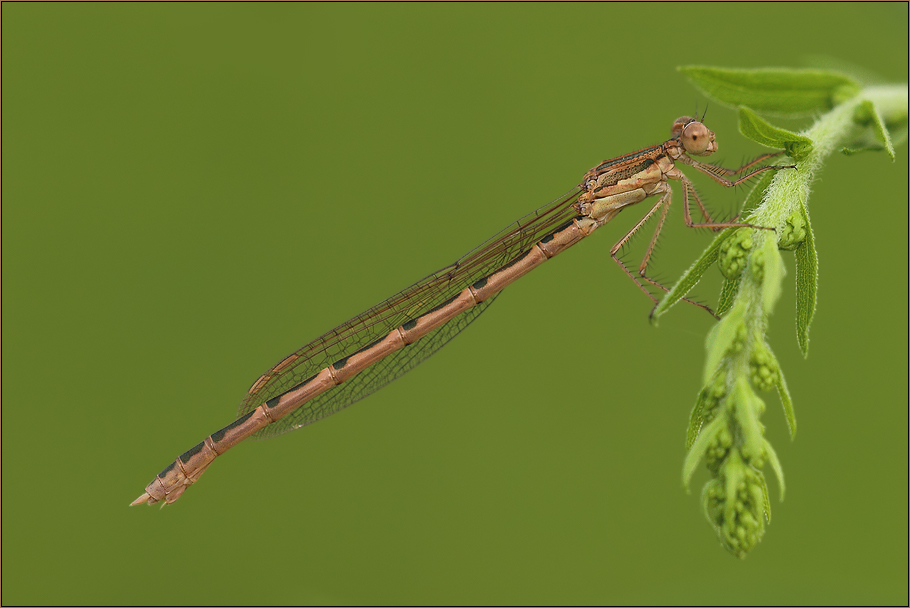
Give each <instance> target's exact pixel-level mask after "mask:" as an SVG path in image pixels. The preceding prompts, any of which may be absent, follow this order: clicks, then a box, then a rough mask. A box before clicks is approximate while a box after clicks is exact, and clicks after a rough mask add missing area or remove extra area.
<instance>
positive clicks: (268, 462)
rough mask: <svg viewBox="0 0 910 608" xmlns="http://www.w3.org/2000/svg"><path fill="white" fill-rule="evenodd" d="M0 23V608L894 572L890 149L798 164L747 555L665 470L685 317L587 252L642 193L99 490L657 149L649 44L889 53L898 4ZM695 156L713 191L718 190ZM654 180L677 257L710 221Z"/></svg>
mask: <svg viewBox="0 0 910 608" xmlns="http://www.w3.org/2000/svg"><path fill="white" fill-rule="evenodd" d="M2 16H3V20H2V34H3V36H2V51H3V65H2V67H3V70H2V84H3V139H2V151H3V189H2V195H3V214H2V222H3V223H2V248H3V249H2V253H3V258H2V260H3V262H2V263H3V267H2V270H3V273H2V281H3V284H2V287H3V340H2V347H3V353H2V354H3V389H2V398H3V420H2V422H3V425H2V456H3V460H2V475H3V477H2V479H3V488H2V489H3V503H2V507H3V509H2V517H3V521H2V523H3V539H2V550H3V554H2V557H3V566H2V568H3V572H2V574H3V588H2V601H3V603H4V604H45V603H46V604H55V603H63V604H148V603H151V604H158V603H164V604H170V603H177V604H185V603H188V604H197V603H201V604H221V603H228V604H283V603H291V604H298V603H299V604H309V603H342V604H390V603H391V604H397V603H403V604H422V603H432V604H436V603H442V604H461V603H467V604H472V603H482V604H486V603H506V604H523V603H531V604H538V603H543V604H548V603H556V604H587V603H596V604H600V603H606V604H626V603H633V604H634V603H645V604H652V603H654V604H663V603H670V604H675V603H680V604H791V603H792V604H902V603H904V604H905V603H906V602H907V601H908V597H907V548H908V547H907V513H908V507H907V477H908V471H907V388H908V385H907V335H908V334H907V297H906V294H907V276H908V273H907V232H908V230H907V200H908V193H907V183H908V172H907V167H908V157H907V147H906V145H903V146H901V147H900V148H899V149H898V158H897V161H896V162H894V163H891V162H889V160H888V159H887V157H886V156H885V155H884V154H871V153H870V154H865V155H860V156H856V157H851V158H847V157H844V156H842V155H837V156H835V157H832V158H831V159H830V162H829V163H828V164H827V165H826V168H825V170H824V172H823V173H822V174H821V176H820V178H819V179H818V181H817V182H816V183H815V186H814V191H813V193H812V198H811V200H810V209H811V213H812V218H813V221H814V228H815V232H816V239H817V245H818V251H819V256H820V273H821V277H820V291H819V309H818V314H817V316H816V321H815V324H814V326H813V332H812V344H811V349H810V356H809V358H808V360H803V358H802V356H801V355H800V353H799V351H798V348H797V345H796V339H795V328H794V320H793V317H794V298H793V276H794V275H793V261H792V254H789V253H785V254H784V255H785V260H786V261H787V264H788V268H789V271H790V274H789V276H788V278H787V280H786V292H785V295H784V297H783V299H782V301H781V302H780V303H779V304H778V307H777V312H776V314H775V315H774V317H773V318H772V320H771V339H772V346H773V348H774V349H775V351H776V353H777V354H778V357H779V359H780V360H781V363H782V365H783V367H784V371H785V373H786V374H787V379H788V382H789V385H790V388H791V391H792V393H793V397H794V399H795V405H796V411H797V417H798V420H799V435H798V437H797V439H796V441H795V442H791V441H790V440H789V439H788V437H787V432H786V428H785V424H784V420H783V415H782V413H781V409H780V406H779V404H778V403H777V399H776V397H775V396H773V395H767V397H766V400H767V402H768V404H769V408H768V411H767V412H766V414H765V416H764V421H765V422H766V424H767V425H768V429H767V434H768V436H769V438H770V439H771V441H772V443H773V445H774V446H775V447H776V449H777V452H778V455H779V456H780V458H781V460H782V462H783V464H784V468H785V472H786V475H787V485H788V491H787V499H786V502H784V503H780V502H778V501H777V496H778V495H779V494H778V491H777V487H776V484H775V483H774V481H773V480H772V481H769V483H770V484H771V490H772V493H773V494H774V498H775V502H774V520H773V523H772V524H771V525H770V527H769V529H768V532H767V535H766V536H765V540H764V541H763V542H762V544H761V545H760V546H759V547H758V548H757V549H756V550H755V551H754V552H753V553H752V554H751V555H750V556H749V558H748V559H747V560H745V561H739V560H737V559H735V558H733V557H731V556H730V555H729V554H727V553H726V552H725V551H724V550H723V549H722V548H721V547H720V546H719V543H718V541H717V539H716V537H715V535H714V532H713V530H712V529H711V528H710V526H709V525H708V524H707V522H706V521H705V519H704V517H703V516H702V513H701V506H700V500H699V493H700V488H701V485H702V484H703V483H704V481H705V480H706V478H707V474H706V473H705V472H704V470H703V469H702V470H701V471H700V472H699V474H698V477H697V479H696V483H695V485H694V487H693V492H692V493H691V494H686V493H685V491H684V490H683V488H682V487H681V481H680V477H681V467H682V462H683V457H684V454H685V447H684V441H685V431H686V426H687V423H688V416H689V411H690V408H691V407H692V405H693V403H694V398H695V395H696V393H697V392H698V390H699V386H700V377H701V373H702V364H703V360H704V346H703V344H704V337H705V334H706V332H707V331H708V329H709V328H710V326H711V323H712V320H711V319H710V317H709V316H708V315H706V314H705V313H704V312H702V311H699V310H697V309H695V308H694V307H691V306H677V307H676V308H674V309H673V311H672V312H671V314H669V315H667V316H665V317H664V318H663V319H662V321H661V324H660V326H659V327H657V328H654V327H652V326H650V325H649V324H648V320H647V315H648V311H649V310H650V302H649V301H648V300H647V298H645V297H644V296H643V295H642V294H641V293H640V292H639V291H638V290H637V289H636V288H635V287H634V285H632V283H631V281H629V280H628V279H627V278H625V277H624V276H623V274H622V272H621V271H620V269H619V268H618V267H616V265H615V264H614V263H613V262H612V261H610V258H609V254H608V251H609V248H610V246H611V245H612V244H613V243H614V242H615V241H616V240H617V239H618V238H619V237H620V236H621V235H622V234H623V233H624V231H625V230H626V229H628V227H629V226H631V224H632V223H634V221H636V220H637V219H638V217H640V213H639V210H638V209H636V210H635V211H633V212H629V213H627V214H623V216H621V217H620V218H619V219H617V220H616V222H615V225H611V226H609V227H607V228H605V229H604V230H602V231H600V232H598V234H597V235H596V237H594V238H592V239H591V240H589V241H586V242H585V243H583V244H581V245H579V246H577V247H575V248H573V249H572V250H570V251H568V252H566V253H565V254H564V255H562V256H560V257H559V258H558V259H557V260H554V261H553V262H552V263H549V264H547V265H545V267H543V268H541V269H539V270H537V271H535V272H534V273H532V274H531V275H530V276H529V277H527V278H526V279H524V280H522V281H520V282H519V283H518V284H516V285H514V286H512V287H510V288H509V289H508V290H507V291H506V292H505V295H503V297H502V298H500V299H499V301H498V302H497V304H496V305H495V306H494V307H492V308H491V309H490V311H489V312H487V313H486V314H485V315H483V317H481V318H480V319H479V320H478V321H477V322H476V324H475V325H474V326H472V327H471V328H470V329H469V330H467V331H466V332H465V333H464V334H463V335H462V336H460V337H459V338H458V339H457V340H455V341H454V342H453V343H452V344H451V345H449V346H448V347H447V348H445V349H444V350H443V351H442V352H440V353H439V354H438V355H436V356H435V357H433V358H432V359H431V360H430V361H429V362H427V363H426V364H425V365H423V366H421V367H420V368H419V369H418V370H416V371H415V372H414V373H412V374H409V375H407V376H406V377H405V378H403V379H402V380H401V381H399V382H396V383H394V384H392V385H391V386H389V387H387V388H386V389H384V390H382V391H380V392H379V393H377V394H376V395H373V396H372V397H370V398H369V399H368V400H367V401H364V402H362V403H360V404H357V406H356V407H353V408H351V409H349V410H346V411H344V412H343V413H341V414H338V415H336V416H333V417H331V418H329V419H327V420H324V421H322V422H320V423H319V424H317V425H314V426H312V427H309V428H307V429H305V430H301V431H298V432H296V433H292V434H289V435H286V436H283V437H280V438H278V439H274V440H271V441H267V442H249V443H247V444H244V445H242V446H240V447H238V448H236V449H235V450H233V451H232V452H231V453H230V455H228V456H225V457H224V458H222V459H219V461H218V463H217V464H216V465H215V466H214V467H212V469H211V471H209V472H208V473H207V474H206V476H205V477H204V478H203V481H202V482H201V483H200V484H199V485H197V486H194V487H193V488H191V489H190V490H189V491H188V492H187V494H186V495H185V496H184V497H183V498H182V499H181V500H180V501H179V502H178V503H177V504H176V505H174V506H171V507H168V508H167V509H164V510H163V511H160V510H159V509H157V508H148V507H136V508H132V509H129V508H127V504H128V503H129V502H130V501H131V500H133V499H134V498H135V497H136V496H138V495H139V494H140V493H141V492H142V490H143V488H144V487H145V485H146V484H147V483H148V482H149V481H150V480H151V479H152V478H153V476H154V474H155V473H156V472H158V471H159V470H161V469H162V468H163V467H164V466H165V465H166V464H167V463H168V462H170V461H171V460H173V458H174V457H176V456H177V455H178V454H180V453H181V452H182V451H184V450H185V449H187V448H189V447H190V446H192V445H194V444H196V443H197V442H198V441H200V440H201V439H202V438H203V437H205V436H206V435H208V434H209V433H211V432H212V431H214V430H216V429H218V428H220V427H222V426H224V425H225V424H227V423H228V422H230V421H231V420H233V414H234V412H235V409H236V406H237V405H238V404H239V402H240V400H241V398H242V397H243V395H244V393H245V391H246V389H247V388H248V387H249V386H250V384H251V383H252V382H253V381H254V380H255V379H256V378H257V377H258V376H259V374H260V373H262V372H263V371H264V370H265V369H267V368H268V367H269V366H271V365H272V364H274V363H275V362H277V361H278V360H280V359H281V358H282V357H283V356H284V355H286V354H287V353H289V352H290V351H292V350H294V349H296V348H298V347H299V346H301V345H303V344H304V343H306V342H308V341H309V340H311V339H313V338H315V337H316V336H318V335H319V334H321V333H323V332H324V331H326V330H328V329H329V328H331V327H333V326H335V325H337V324H338V323H341V322H342V321H344V320H346V319H347V318H349V317H351V316H353V315H354V314H357V313H359V312H361V311H362V310H365V309H366V308H368V307H369V306H371V305H373V304H375V303H376V302H378V301H380V300H382V299H384V298H385V297H387V296H389V295H391V294H392V293H394V292H395V291H397V290H399V289H401V288H403V287H405V286H406V285H408V284H410V283H411V282H413V281H415V280H417V279H419V278H420V277H423V276H424V275H426V274H428V273H429V272H431V271H433V270H435V269H436V268H438V267H441V266H443V265H445V264H447V263H449V262H451V261H453V260H455V259H456V258H458V257H459V256H461V255H462V254H464V253H465V252H467V251H468V250H469V249H471V248H473V247H474V246H475V245H477V244H478V243H480V242H481V241H483V240H484V239H486V238H487V237H488V236H490V235H492V234H493V233H495V232H496V231H498V230H499V229H500V228H502V227H504V226H505V225H506V224H508V223H509V222H511V221H512V220H514V219H516V218H518V217H519V216H521V215H523V214H525V213H527V212H529V211H532V210H533V209H535V208H536V207H538V206H540V205H543V204H545V203H547V202H548V201H549V200H551V199H553V198H555V197H557V196H559V195H560V194H561V193H562V192H564V191H565V190H567V189H569V188H570V187H572V186H573V185H574V184H576V183H577V182H578V181H579V180H580V178H581V175H582V174H583V173H584V172H585V171H586V170H587V169H588V168H590V167H591V166H593V165H594V164H595V163H597V162H599V161H601V160H602V159H604V158H609V157H611V156H615V155H618V154H621V153H624V152H628V151H631V150H634V149H638V148H641V147H644V146H647V145H651V144H653V143H657V142H661V141H663V140H664V139H666V138H667V137H668V134H669V129H670V125H671V123H672V121H673V119H675V118H676V117H677V116H680V115H684V114H689V113H691V112H694V111H695V108H696V107H698V108H703V107H704V104H705V101H706V100H705V99H704V98H703V97H702V96H700V95H699V93H698V92H697V91H696V90H695V88H694V87H692V86H690V85H689V84H687V83H686V82H685V80H684V79H683V78H682V76H681V75H680V74H678V73H677V72H676V71H675V67H676V66H677V65H686V64H707V65H719V66H727V67H761V66H775V65H787V66H802V65H806V63H805V60H806V58H807V57H808V56H818V55H820V56H830V57H834V58H836V59H838V60H841V61H845V62H849V63H852V64H855V65H857V66H861V67H863V68H866V69H869V70H872V71H874V72H875V73H877V74H878V75H879V76H880V77H881V78H883V79H884V80H885V81H890V82H903V81H905V80H906V78H907V60H906V53H905V52H904V50H906V49H907V46H908V43H907V27H906V25H907V17H908V15H907V5H906V4H901V3H897V4H828V5H819V4H815V3H810V4H797V5H792V4H770V5H769V4H737V5H723V4H721V5H717V4H710V5H700V4H682V5H672V4H654V5H648V4H555V5H554V4H545V5H537V4H535V5H521V4H492V5H491V4H454V5H411V4H408V5H389V4H381V5H362V4H354V5H349V4H348V5H320V4H295V5H274V4H231V5H224V4H222V5H201V4H189V5H187V4H119V5H108V4H104V5H102V4H88V5H86V4H77V5H61V4H4V5H3V15H2ZM707 122H708V124H709V126H710V127H711V128H712V129H714V130H715V131H716V132H717V135H718V140H719V142H720V152H719V153H718V155H717V156H716V157H715V158H717V160H718V161H724V162H725V163H726V164H727V165H735V166H738V165H739V164H740V161H741V160H742V159H744V158H748V157H751V156H754V155H757V154H759V153H761V152H764V151H765V150H764V149H762V148H761V147H759V146H757V145H756V144H754V143H752V142H749V141H747V140H745V139H744V138H743V137H742V136H740V135H739V133H738V131H737V128H736V115H735V112H734V111H732V110H730V109H727V108H722V107H720V106H719V105H712V106H710V107H709V111H708V117H707ZM807 124H808V122H803V123H801V126H806V125H807ZM690 173H691V172H690ZM698 183H699V186H700V189H701V192H702V194H703V196H704V198H705V200H706V202H707V204H708V205H709V206H710V207H711V208H712V209H714V210H716V211H718V212H719V213H720V214H721V215H723V214H725V213H726V214H732V213H735V210H736V209H737V206H738V205H739V204H740V203H741V202H742V201H743V199H744V198H745V194H746V191H745V190H738V191H731V190H725V189H723V188H719V187H717V186H715V185H713V184H712V183H710V182H707V183H706V182H705V181H704V180H700V181H699V182H698ZM674 188H675V186H674ZM676 196H677V204H676V205H674V209H673V211H672V212H671V217H670V220H669V225H668V228H667V230H666V232H665V234H664V236H663V238H662V240H661V250H660V251H659V252H658V254H657V257H656V259H655V269H656V270H657V274H658V275H659V276H661V277H663V278H664V279H666V280H668V281H671V282H672V280H673V279H674V278H675V277H677V276H678V275H679V273H680V272H681V271H682V270H683V269H684V268H686V267H687V266H688V264H689V263H691V261H692V260H694V259H695V258H696V257H697V255H698V254H699V253H700V252H701V250H703V249H704V247H705V246H706V245H707V244H708V242H710V239H711V236H710V235H709V234H706V233H704V232H697V231H693V230H687V229H686V228H685V227H684V226H683V222H682V213H681V205H679V204H678V203H679V202H680V201H681V197H680V195H679V191H678V190H677V195H676ZM641 212H643V209H642V210H641ZM646 241H647V239H646V238H643V239H639V242H638V246H639V250H638V251H640V248H641V246H642V244H643V243H644V242H646ZM635 251H636V250H635V247H633V252H632V255H631V257H630V259H631V260H633V263H635V260H637V259H638V258H636V257H634V256H635ZM711 274H712V275H717V274H718V273H716V272H712V273H711ZM712 281H713V282H711V281H708V282H707V284H704V285H700V286H699V287H698V289H697V290H696V293H697V295H698V296H699V297H700V298H702V299H703V300H705V301H709V302H713V301H715V300H716V293H717V292H716V290H717V288H718V286H719V283H720V282H719V280H718V279H717V277H716V276H712ZM769 479H770V478H769Z"/></svg>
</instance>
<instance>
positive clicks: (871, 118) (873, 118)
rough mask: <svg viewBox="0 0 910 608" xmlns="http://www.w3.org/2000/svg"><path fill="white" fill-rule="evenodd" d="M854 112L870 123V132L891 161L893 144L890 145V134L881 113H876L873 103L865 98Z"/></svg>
mask: <svg viewBox="0 0 910 608" xmlns="http://www.w3.org/2000/svg"><path fill="white" fill-rule="evenodd" d="M856 112H857V117H858V118H859V119H860V120H862V119H865V121H866V122H869V123H871V125H872V133H873V135H875V139H876V140H877V141H878V142H879V143H880V144H882V146H883V147H884V149H885V150H886V151H887V152H888V156H890V157H891V160H892V161H893V160H894V146H892V145H891V136H890V135H889V133H888V128H887V127H886V126H885V122H884V121H883V120H882V117H881V114H879V113H878V109H877V108H876V107H875V104H874V103H872V102H871V101H869V100H868V99H867V100H865V101H864V102H862V103H861V104H860V105H859V106H857V108H856Z"/></svg>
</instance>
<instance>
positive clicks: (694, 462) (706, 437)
mask: <svg viewBox="0 0 910 608" xmlns="http://www.w3.org/2000/svg"><path fill="white" fill-rule="evenodd" d="M726 423H727V418H726V417H725V416H718V417H716V418H715V419H714V420H712V421H711V422H709V423H708V424H707V426H705V427H704V428H702V430H701V433H699V434H698V438H697V439H696V440H695V443H693V444H692V447H691V448H690V449H689V451H688V453H686V460H685V461H684V462H683V487H685V488H686V491H688V490H689V480H690V479H692V474H693V473H695V468H696V467H698V462H699V461H700V460H701V458H702V456H704V455H705V452H707V451H708V448H709V447H711V442H712V441H713V440H714V436H715V435H717V432H718V431H719V430H720V427H721V426H723V425H724V424H726Z"/></svg>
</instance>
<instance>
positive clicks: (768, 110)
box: [677, 66, 859, 116]
mask: <svg viewBox="0 0 910 608" xmlns="http://www.w3.org/2000/svg"><path fill="white" fill-rule="evenodd" d="M677 69H678V70H679V71H680V72H682V73H683V74H685V75H686V77H688V78H689V80H691V81H692V83H693V84H695V86H696V87H698V88H699V89H701V91H702V92H703V93H704V94H705V95H707V96H708V97H711V98H713V99H716V100H717V101H719V102H720V103H722V104H726V105H729V106H734V107H735V106H749V107H751V108H754V109H755V110H756V111H758V112H762V113H763V114H774V115H777V116H810V115H812V114H814V113H818V112H824V111H827V110H829V109H831V108H833V107H834V105H835V104H836V103H837V102H840V101H842V100H843V99H844V98H849V97H851V96H853V95H855V94H856V93H858V92H859V85H858V84H857V83H856V82H855V81H854V80H853V79H851V78H849V77H847V76H845V75H843V74H840V73H838V72H831V71H825V70H804V69H803V70H800V69H791V68H766V69H757V70H745V69H733V70H731V69H725V68H714V67H707V66H683V67H680V68H677Z"/></svg>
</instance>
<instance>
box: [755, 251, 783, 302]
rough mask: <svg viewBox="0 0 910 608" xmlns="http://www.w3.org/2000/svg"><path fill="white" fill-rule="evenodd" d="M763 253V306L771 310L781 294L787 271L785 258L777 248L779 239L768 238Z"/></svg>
mask: <svg viewBox="0 0 910 608" xmlns="http://www.w3.org/2000/svg"><path fill="white" fill-rule="evenodd" d="M761 253H762V256H761V259H762V261H763V265H764V268H763V271H762V279H761V294H762V306H763V308H764V310H765V312H770V311H771V310H772V309H773V308H774V304H775V303H776V302H777V298H778V297H779V296H780V291H781V286H782V284H783V282H784V275H785V274H786V272H787V271H786V269H785V268H784V260H783V258H781V257H780V250H779V249H778V248H777V239H774V238H766V239H765V243H764V245H762V248H761Z"/></svg>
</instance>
